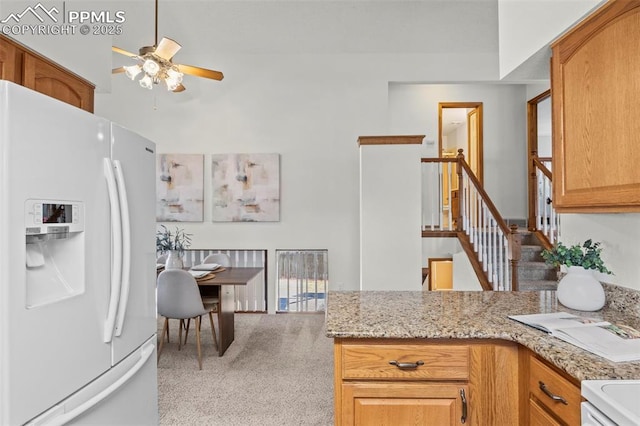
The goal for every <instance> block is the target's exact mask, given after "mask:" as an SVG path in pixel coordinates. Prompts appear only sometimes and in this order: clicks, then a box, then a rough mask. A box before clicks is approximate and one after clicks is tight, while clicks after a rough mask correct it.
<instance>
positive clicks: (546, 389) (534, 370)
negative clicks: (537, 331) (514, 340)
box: [522, 348, 582, 426]
mask: <svg viewBox="0 0 640 426" xmlns="http://www.w3.org/2000/svg"><path fill="white" fill-rule="evenodd" d="M522 350H523V351H526V352H527V355H526V357H525V359H526V362H528V365H527V366H526V367H525V368H523V371H528V374H527V380H526V381H525V382H524V385H525V387H526V389H525V392H524V393H523V394H524V395H525V398H526V402H525V404H526V406H527V411H528V413H527V415H525V418H527V419H528V423H524V422H523V424H528V425H529V426H538V425H540V426H543V425H579V424H580V403H581V402H582V396H581V395H580V384H579V383H576V382H575V380H573V379H571V378H570V377H569V376H567V375H566V374H563V373H562V372H561V371H559V370H557V369H556V368H555V367H552V366H551V365H550V364H549V363H547V362H546V361H544V360H542V359H540V358H538V357H537V356H536V355H534V354H533V353H531V352H530V351H528V350H527V349H524V348H523V349H522Z"/></svg>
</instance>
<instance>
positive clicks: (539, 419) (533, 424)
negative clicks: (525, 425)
mask: <svg viewBox="0 0 640 426" xmlns="http://www.w3.org/2000/svg"><path fill="white" fill-rule="evenodd" d="M529 426H562V425H561V424H560V423H558V421H557V420H556V419H554V418H553V417H551V415H550V414H549V413H547V411H546V409H544V408H542V407H541V406H540V405H539V404H538V403H537V402H536V401H533V400H529Z"/></svg>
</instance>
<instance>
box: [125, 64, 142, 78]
mask: <svg viewBox="0 0 640 426" xmlns="http://www.w3.org/2000/svg"><path fill="white" fill-rule="evenodd" d="M123 68H124V75H126V76H127V77H129V78H130V79H131V80H135V78H136V76H137V75H138V74H140V73H141V72H142V68H140V65H131V66H128V67H123Z"/></svg>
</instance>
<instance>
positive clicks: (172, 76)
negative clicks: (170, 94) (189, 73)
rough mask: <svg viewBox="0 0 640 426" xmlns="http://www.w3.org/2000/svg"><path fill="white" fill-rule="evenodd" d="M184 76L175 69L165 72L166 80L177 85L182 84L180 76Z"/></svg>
mask: <svg viewBox="0 0 640 426" xmlns="http://www.w3.org/2000/svg"><path fill="white" fill-rule="evenodd" d="M183 75H184V74H182V73H181V72H180V71H178V70H177V69H175V68H169V69H168V70H167V78H170V79H172V80H175V81H176V83H177V84H180V83H182V76H183Z"/></svg>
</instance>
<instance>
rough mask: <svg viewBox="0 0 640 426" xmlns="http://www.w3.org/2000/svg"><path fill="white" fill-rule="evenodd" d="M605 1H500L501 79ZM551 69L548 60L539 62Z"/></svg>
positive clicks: (546, 47)
mask: <svg viewBox="0 0 640 426" xmlns="http://www.w3.org/2000/svg"><path fill="white" fill-rule="evenodd" d="M600 3H603V1H601V0H498V22H499V24H498V25H499V28H500V31H499V50H500V78H501V79H503V78H505V77H506V76H508V75H509V74H510V73H511V72H513V71H514V70H515V69H516V68H518V67H519V66H521V65H522V64H523V63H525V62H526V61H527V60H529V59H530V58H534V59H535V58H537V57H538V56H539V55H536V54H537V53H538V52H539V51H540V50H541V49H545V50H549V48H548V46H549V44H550V43H551V42H552V41H553V40H554V39H555V38H557V37H558V36H559V35H560V34H562V33H563V32H565V30H566V29H567V28H569V27H571V26H573V25H574V24H575V23H576V22H578V21H580V20H581V19H582V18H583V17H584V16H585V15H586V14H587V13H589V12H590V11H591V10H592V9H593V8H594V7H596V6H597V5H599V4H600ZM536 65H540V66H543V67H547V68H548V62H546V60H545V61H540V62H539V63H538V64H536Z"/></svg>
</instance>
